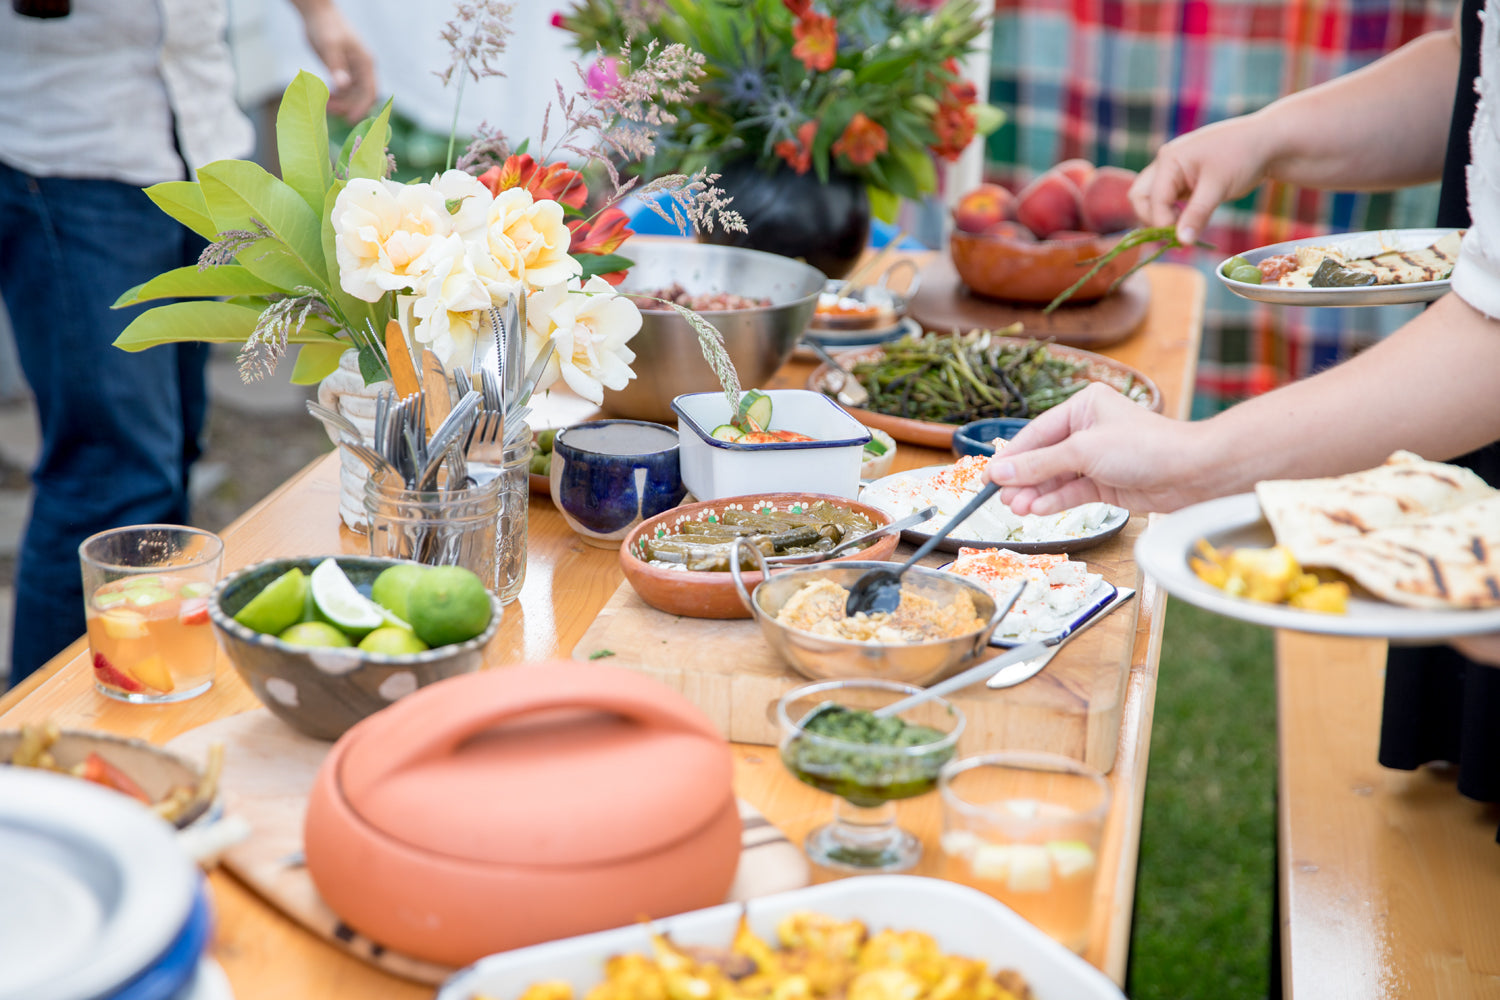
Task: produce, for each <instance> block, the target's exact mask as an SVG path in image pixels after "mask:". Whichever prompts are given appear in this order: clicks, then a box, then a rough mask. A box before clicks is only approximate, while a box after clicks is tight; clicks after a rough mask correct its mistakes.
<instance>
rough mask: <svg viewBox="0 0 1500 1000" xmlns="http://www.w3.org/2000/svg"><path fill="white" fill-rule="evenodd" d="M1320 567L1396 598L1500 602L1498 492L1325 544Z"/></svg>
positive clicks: (1427, 602) (1457, 603)
mask: <svg viewBox="0 0 1500 1000" xmlns="http://www.w3.org/2000/svg"><path fill="white" fill-rule="evenodd" d="M1314 565H1317V566H1326V567H1328V568H1330V569H1336V570H1338V571H1339V572H1341V573H1344V574H1347V575H1348V576H1350V577H1352V578H1353V579H1354V580H1355V581H1357V582H1358V583H1359V584H1360V586H1362V587H1364V588H1365V589H1366V590H1368V591H1370V593H1372V594H1374V595H1375V596H1377V597H1380V598H1382V599H1384V600H1387V601H1390V602H1391V603H1392V604H1401V605H1405V606H1407V607H1415V608H1434V609H1451V608H1494V607H1500V495H1497V496H1492V497H1490V498H1489V499H1486V500H1478V501H1475V502H1472V503H1469V504H1466V505H1464V506H1462V507H1458V508H1456V509H1454V510H1450V511H1447V512H1445V513H1442V514H1436V515H1434V516H1432V517H1428V518H1424V519H1422V520H1420V521H1414V522H1411V523H1408V524H1401V525H1396V526H1393V527H1388V528H1381V529H1379V530H1377V531H1372V532H1370V533H1369V534H1366V535H1361V536H1359V537H1357V538H1346V539H1344V540H1342V541H1338V542H1334V543H1332V544H1330V545H1325V546H1323V547H1322V548H1321V549H1320V550H1319V553H1318V557H1317V562H1316V563H1314Z"/></svg>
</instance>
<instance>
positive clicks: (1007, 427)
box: [953, 417, 1031, 455]
mask: <svg viewBox="0 0 1500 1000" xmlns="http://www.w3.org/2000/svg"><path fill="white" fill-rule="evenodd" d="M1029 423H1031V421H1030V420H1025V419H1023V418H1021V417H988V418H986V419H984V420H976V421H974V422H973V423H969V424H964V425H963V426H962V427H960V428H959V429H958V430H956V431H954V432H953V454H955V455H993V454H994V453H995V439H996V438H1002V439H1004V440H1006V441H1009V440H1010V439H1011V438H1013V437H1015V436H1016V435H1017V434H1019V433H1021V428H1023V427H1025V426H1026V425H1027V424H1029Z"/></svg>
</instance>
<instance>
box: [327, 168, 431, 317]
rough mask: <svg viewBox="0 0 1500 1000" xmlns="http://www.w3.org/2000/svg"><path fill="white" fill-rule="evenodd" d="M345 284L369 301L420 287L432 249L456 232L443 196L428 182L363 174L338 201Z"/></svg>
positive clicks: (336, 226)
mask: <svg viewBox="0 0 1500 1000" xmlns="http://www.w3.org/2000/svg"><path fill="white" fill-rule="evenodd" d="M333 231H334V250H335V253H336V255H337V259H338V265H339V284H340V286H342V287H343V289H344V291H346V292H348V293H349V294H350V295H353V296H354V297H355V298H359V299H363V300H364V301H366V302H375V301H378V300H379V299H380V297H381V296H382V295H384V294H385V293H386V292H399V291H404V290H406V289H410V288H415V287H416V285H417V284H418V283H419V282H420V280H421V277H422V275H423V273H424V272H425V271H426V270H427V269H428V268H429V267H430V266H431V261H430V260H429V259H428V256H427V255H428V252H429V251H430V250H431V249H432V247H433V244H435V243H438V242H441V241H442V240H443V239H444V238H445V237H447V236H448V235H450V234H451V233H452V232H453V217H452V216H451V215H449V213H448V210H447V208H446V206H445V204H444V201H443V197H442V195H440V194H439V193H438V192H437V190H436V189H434V188H433V187H431V186H430V185H427V184H413V185H406V184H397V183H396V182H394V181H387V180H373V179H370V178H365V177H357V178H355V179H354V180H352V181H350V182H349V183H348V185H347V186H345V188H344V190H342V191H340V192H339V196H338V198H337V199H336V200H335V201H334V204H333Z"/></svg>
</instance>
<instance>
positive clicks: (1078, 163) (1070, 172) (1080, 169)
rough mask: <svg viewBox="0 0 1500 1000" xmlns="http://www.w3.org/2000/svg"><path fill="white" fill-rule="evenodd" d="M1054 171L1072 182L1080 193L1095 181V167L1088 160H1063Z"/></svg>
mask: <svg viewBox="0 0 1500 1000" xmlns="http://www.w3.org/2000/svg"><path fill="white" fill-rule="evenodd" d="M1052 169H1053V170H1056V171H1057V172H1058V173H1060V174H1062V175H1063V176H1064V177H1066V178H1067V179H1068V180H1070V181H1072V182H1073V183H1074V184H1075V185H1077V186H1078V190H1080V191H1082V190H1083V189H1084V188H1086V187H1088V186H1089V181H1091V180H1093V179H1094V165H1093V164H1092V163H1090V162H1089V161H1088V160H1076V159H1075V160H1063V161H1062V162H1061V163H1059V164H1057V165H1056V166H1055V167H1053V168H1052Z"/></svg>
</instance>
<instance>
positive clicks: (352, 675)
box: [208, 555, 502, 740]
mask: <svg viewBox="0 0 1500 1000" xmlns="http://www.w3.org/2000/svg"><path fill="white" fill-rule="evenodd" d="M325 558H326V557H325V556H313V557H309V558H299V559H271V560H267V561H266V562H262V563H256V564H255V565H253V566H247V567H245V568H244V569H242V570H239V571H238V572H236V573H231V574H230V575H229V576H226V577H224V578H223V579H221V580H220V581H219V582H218V584H216V585H215V587H214V590H213V594H212V596H211V597H210V598H209V602H208V616H209V620H210V621H211V622H213V626H214V632H215V634H216V635H217V636H218V638H219V646H220V647H221V648H222V649H223V650H224V655H225V656H227V657H229V662H230V663H231V664H233V666H234V670H235V673H237V674H239V675H240V679H241V680H243V681H244V682H245V683H246V684H248V685H249V686H250V690H251V691H253V692H254V693H255V697H257V698H259V699H260V700H261V703H262V704H263V705H265V706H266V707H267V708H269V709H270V710H271V714H272V715H274V716H276V717H277V718H278V719H280V720H281V721H282V722H285V723H286V724H287V725H289V726H291V727H292V728H293V729H296V730H298V731H299V732H302V733H306V734H307V735H308V736H311V737H313V738H314V739H320V740H336V739H338V738H339V737H340V736H342V735H343V734H344V732H345V730H347V729H348V728H349V727H350V726H352V725H354V724H355V723H356V722H358V721H359V720H360V719H363V718H364V717H365V716H367V715H370V714H371V713H372V712H378V711H380V710H381V709H382V708H385V707H386V706H388V705H390V704H391V703H392V702H394V701H395V700H396V699H398V698H402V697H404V696H406V695H408V694H411V693H412V692H413V691H416V690H417V689H418V688H421V687H425V686H426V685H428V684H431V683H433V682H434V681H440V680H442V679H444V678H445V677H454V676H457V675H458V674H465V673H472V672H474V671H476V670H478V669H480V667H482V666H483V665H484V647H485V646H486V645H488V643H489V641H490V640H491V639H493V638H494V637H495V632H496V631H497V630H498V629H499V628H500V615H501V610H502V609H501V607H500V601H499V599H498V598H497V597H495V595H494V594H491V595H490V623H489V625H487V626H486V627H485V629H484V631H483V632H481V633H479V635H477V636H475V637H474V638H472V639H469V640H468V641H466V642H457V643H451V644H449V645H447V646H437V647H435V648H433V649H429V650H426V651H425V652H421V653H403V654H399V655H397V654H388V653H369V652H365V651H364V650H362V649H358V648H356V647H353V646H350V647H339V648H332V649H330V648H313V647H309V646H294V645H292V644H291V643H288V642H282V641H281V640H280V639H278V638H276V636H274V635H268V634H265V633H262V632H257V631H255V630H254V629H251V628H247V627H246V626H244V625H241V624H240V623H239V622H237V621H235V620H234V616H235V614H236V613H238V612H239V610H240V609H241V608H243V607H244V606H245V605H246V604H248V603H250V599H251V598H252V597H254V596H255V595H256V594H258V593H260V591H261V589H262V588H263V587H265V585H266V584H268V583H270V582H271V581H272V580H275V579H276V578H277V577H279V576H281V575H282V574H283V573H285V572H286V571H287V570H289V569H292V568H293V567H297V568H299V569H301V570H302V571H303V572H304V573H311V572H312V570H313V567H315V566H317V565H318V563H320V562H322V561H323V560H324V559H325ZM336 558H337V560H338V564H339V568H340V569H342V570H343V571H344V575H345V576H347V577H348V578H349V580H350V582H352V583H353V584H354V585H355V587H356V588H358V589H359V590H360V591H361V592H362V593H364V594H365V595H366V596H369V593H370V585H371V584H373V583H374V582H375V578H376V577H377V576H379V575H380V573H381V571H383V570H385V569H386V568H388V567H390V566H394V565H396V564H398V563H402V562H405V561H406V560H402V559H384V558H380V557H376V556H345V555H341V556H337V557H336Z"/></svg>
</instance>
